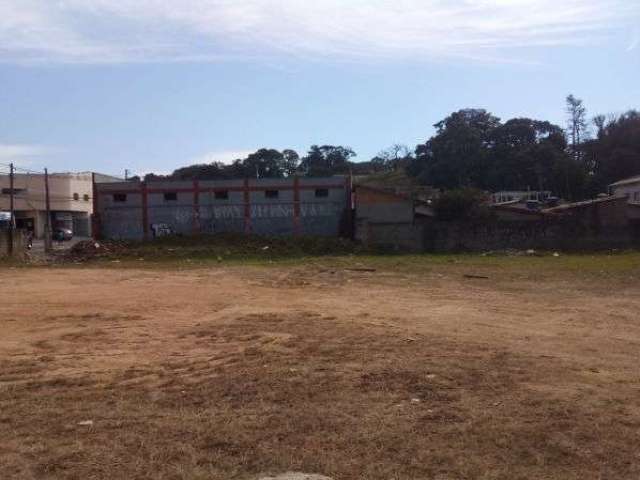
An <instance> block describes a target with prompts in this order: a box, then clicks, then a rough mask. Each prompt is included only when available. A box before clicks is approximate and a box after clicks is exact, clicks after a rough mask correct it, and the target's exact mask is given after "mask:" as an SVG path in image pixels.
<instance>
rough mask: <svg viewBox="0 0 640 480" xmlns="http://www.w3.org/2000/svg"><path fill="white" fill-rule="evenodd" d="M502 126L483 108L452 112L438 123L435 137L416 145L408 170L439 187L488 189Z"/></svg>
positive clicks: (498, 120) (411, 173)
mask: <svg viewBox="0 0 640 480" xmlns="http://www.w3.org/2000/svg"><path fill="white" fill-rule="evenodd" d="M499 125H500V119H499V118H498V117H495V116H493V115H491V114H490V113H488V112H487V111H486V110H483V109H466V110H460V111H458V112H454V113H452V114H451V115H449V116H448V117H447V118H445V119H444V120H442V121H441V122H438V123H436V124H435V125H434V127H435V128H436V135H435V136H433V137H431V139H429V140H428V141H427V142H426V143H424V144H421V145H418V146H417V147H416V156H415V158H414V159H413V160H412V161H411V162H410V164H409V167H408V169H407V171H408V173H409V174H410V175H413V176H415V177H417V178H418V179H419V180H420V181H421V182H422V183H424V184H427V185H432V186H435V187H438V188H460V187H477V188H486V186H487V183H488V182H487V173H488V168H487V166H488V165H487V161H488V154H489V153H490V150H491V142H492V134H493V131H494V130H495V129H496V128H497V127H498V126H499Z"/></svg>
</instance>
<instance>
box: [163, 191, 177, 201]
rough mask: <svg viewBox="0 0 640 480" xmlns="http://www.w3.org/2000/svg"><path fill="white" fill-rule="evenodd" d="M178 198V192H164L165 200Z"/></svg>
mask: <svg viewBox="0 0 640 480" xmlns="http://www.w3.org/2000/svg"><path fill="white" fill-rule="evenodd" d="M177 200H178V194H177V193H176V192H166V193H165V194H164V201H165V202H176V201H177Z"/></svg>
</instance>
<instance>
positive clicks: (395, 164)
mask: <svg viewBox="0 0 640 480" xmlns="http://www.w3.org/2000/svg"><path fill="white" fill-rule="evenodd" d="M410 160H411V152H410V151H409V148H408V147H407V146H406V145H402V144H399V143H396V144H394V145H392V146H390V147H389V148H387V149H386V150H382V151H381V152H380V153H378V155H376V156H375V157H373V158H372V159H371V161H370V164H371V170H372V171H373V172H384V171H389V170H399V169H400V168H406V167H407V165H408V164H409V162H410Z"/></svg>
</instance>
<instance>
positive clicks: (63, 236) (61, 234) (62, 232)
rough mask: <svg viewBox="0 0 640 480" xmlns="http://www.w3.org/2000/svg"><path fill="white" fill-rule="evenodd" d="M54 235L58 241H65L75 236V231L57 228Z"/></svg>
mask: <svg viewBox="0 0 640 480" xmlns="http://www.w3.org/2000/svg"><path fill="white" fill-rule="evenodd" d="M52 237H53V239H54V240H57V241H58V242H64V241H65V240H71V239H72V238H73V232H72V231H71V230H69V229H68V228H56V229H55V230H54V231H53V235H52Z"/></svg>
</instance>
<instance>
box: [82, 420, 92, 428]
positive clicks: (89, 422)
mask: <svg viewBox="0 0 640 480" xmlns="http://www.w3.org/2000/svg"><path fill="white" fill-rule="evenodd" d="M78 425H79V426H81V427H93V420H83V421H82V422H78Z"/></svg>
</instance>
